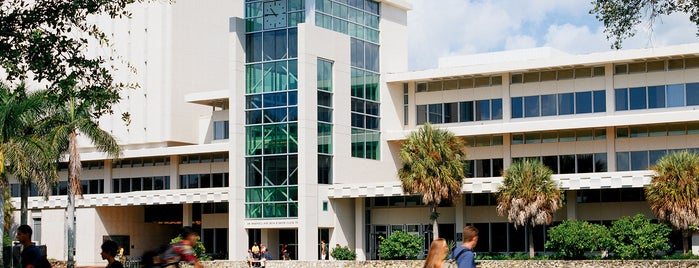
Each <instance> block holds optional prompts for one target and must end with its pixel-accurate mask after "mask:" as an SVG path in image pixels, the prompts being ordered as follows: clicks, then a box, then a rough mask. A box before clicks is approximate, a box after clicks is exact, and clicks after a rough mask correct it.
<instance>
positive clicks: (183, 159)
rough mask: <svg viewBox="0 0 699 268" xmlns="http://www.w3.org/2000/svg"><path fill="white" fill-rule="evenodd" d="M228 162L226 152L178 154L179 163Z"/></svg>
mask: <svg viewBox="0 0 699 268" xmlns="http://www.w3.org/2000/svg"><path fill="white" fill-rule="evenodd" d="M219 162H228V152H219V153H207V154H190V155H180V164H199V163H219Z"/></svg>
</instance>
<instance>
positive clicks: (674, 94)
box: [667, 84, 685, 107]
mask: <svg viewBox="0 0 699 268" xmlns="http://www.w3.org/2000/svg"><path fill="white" fill-rule="evenodd" d="M684 98H685V95H684V84H677V85H667V107H682V106H685V102H684Z"/></svg>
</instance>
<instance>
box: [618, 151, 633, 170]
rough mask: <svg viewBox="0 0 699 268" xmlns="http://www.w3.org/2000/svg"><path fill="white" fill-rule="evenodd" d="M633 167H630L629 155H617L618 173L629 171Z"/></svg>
mask: <svg viewBox="0 0 699 268" xmlns="http://www.w3.org/2000/svg"><path fill="white" fill-rule="evenodd" d="M629 170H631V166H630V165H629V153H628V152H622V153H616V171H629Z"/></svg>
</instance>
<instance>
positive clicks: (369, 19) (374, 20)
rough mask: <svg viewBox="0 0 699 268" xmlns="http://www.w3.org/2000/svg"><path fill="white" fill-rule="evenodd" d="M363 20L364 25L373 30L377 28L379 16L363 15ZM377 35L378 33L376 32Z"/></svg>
mask: <svg viewBox="0 0 699 268" xmlns="http://www.w3.org/2000/svg"><path fill="white" fill-rule="evenodd" d="M364 18H365V23H366V24H365V25H366V26H369V27H371V28H374V29H378V28H379V16H376V15H372V14H366V15H364ZM377 33H378V32H377Z"/></svg>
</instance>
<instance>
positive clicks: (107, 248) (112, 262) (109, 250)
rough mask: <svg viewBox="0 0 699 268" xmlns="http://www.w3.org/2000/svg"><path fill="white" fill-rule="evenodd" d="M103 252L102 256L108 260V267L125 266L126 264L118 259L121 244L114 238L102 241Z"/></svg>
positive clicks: (117, 267)
mask: <svg viewBox="0 0 699 268" xmlns="http://www.w3.org/2000/svg"><path fill="white" fill-rule="evenodd" d="M101 248H102V252H100V256H101V257H102V259H103V260H107V267H106V268H124V264H122V263H121V262H120V261H118V260H117V259H116V256H117V254H118V251H119V245H117V243H116V242H114V241H112V240H107V241H104V243H102V246H101Z"/></svg>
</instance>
